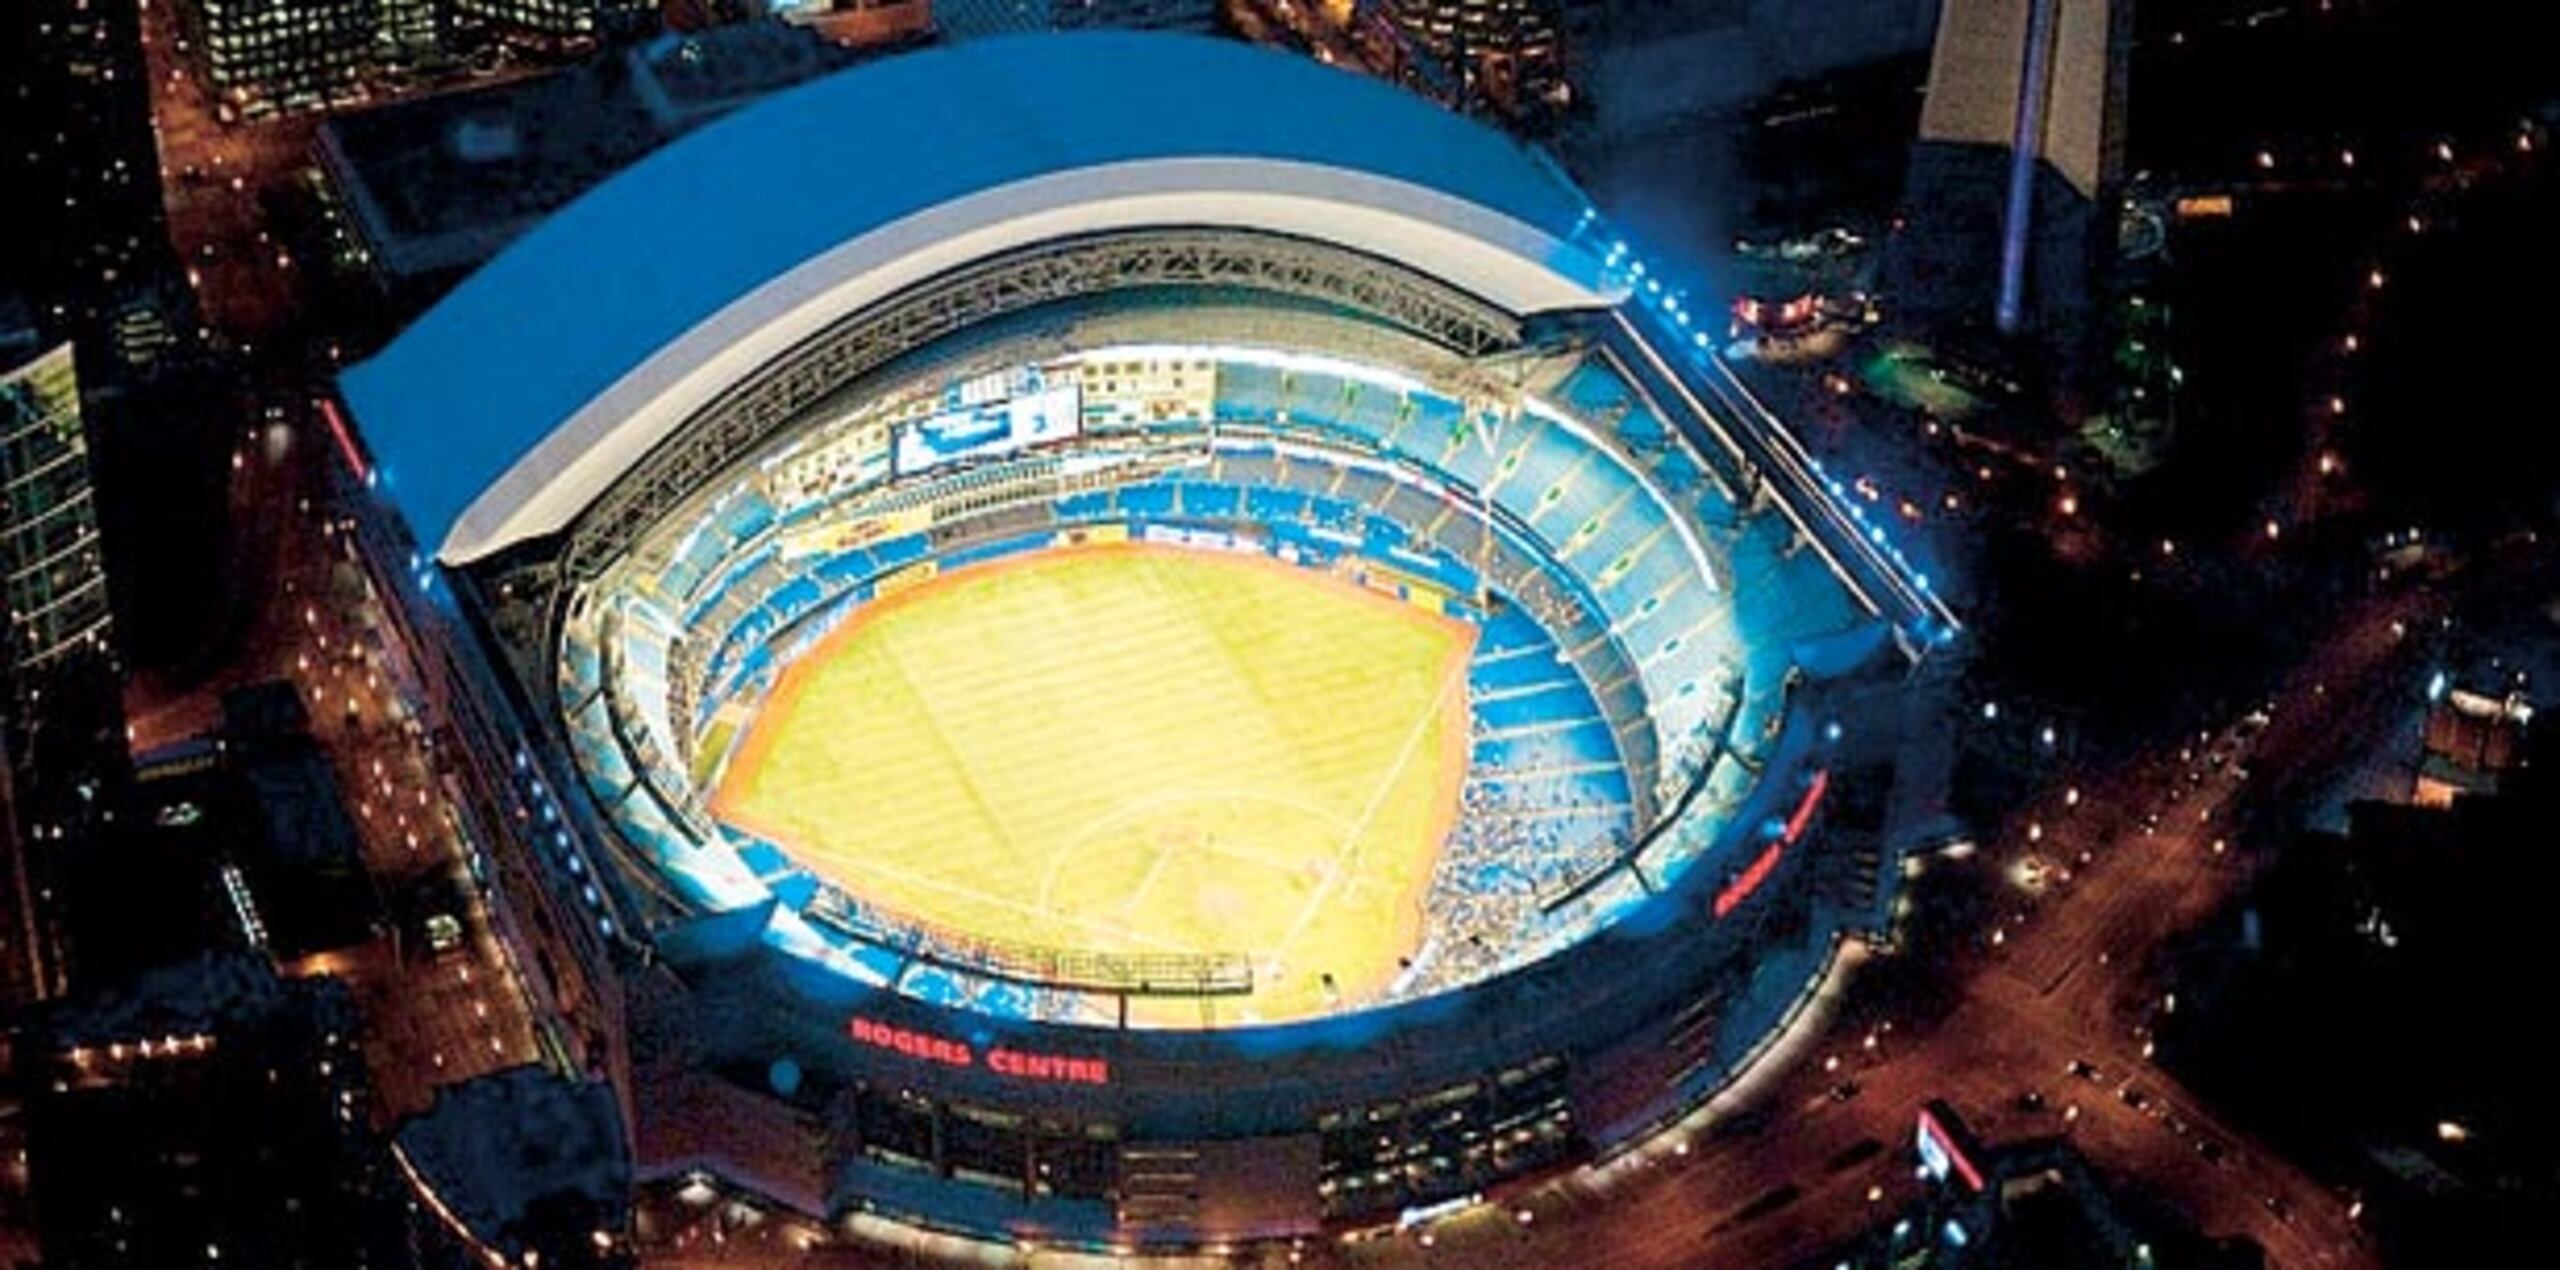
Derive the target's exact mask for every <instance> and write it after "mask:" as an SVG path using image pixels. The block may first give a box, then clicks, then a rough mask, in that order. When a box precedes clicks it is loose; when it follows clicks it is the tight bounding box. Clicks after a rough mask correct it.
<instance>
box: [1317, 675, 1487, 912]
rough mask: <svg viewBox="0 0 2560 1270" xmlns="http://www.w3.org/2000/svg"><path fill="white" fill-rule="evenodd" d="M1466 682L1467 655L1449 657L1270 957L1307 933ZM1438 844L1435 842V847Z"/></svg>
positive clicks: (1462, 693)
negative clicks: (1425, 740)
mask: <svg viewBox="0 0 2560 1270" xmlns="http://www.w3.org/2000/svg"><path fill="white" fill-rule="evenodd" d="M1466 686H1467V659H1466V658H1464V657H1452V658H1450V659H1449V668H1448V669H1447V670H1445V671H1442V672H1441V675H1440V691H1438V692H1436V693H1433V694H1432V696H1431V700H1430V703H1429V704H1428V705H1425V706H1424V707H1423V709H1422V711H1421V712H1420V714H1419V715H1418V716H1417V717H1416V718H1415V719H1414V721H1413V726H1412V727H1410V728H1408V729H1406V730H1405V736H1404V743H1403V744H1402V745H1400V746H1398V747H1397V748H1396V761H1395V763H1394V764H1393V765H1392V766H1390V767H1389V768H1388V769H1387V773H1386V776H1385V777H1384V778H1383V779H1381V780H1380V781H1379V782H1378V787H1377V788H1376V789H1375V790H1373V791H1371V792H1370V795H1369V801H1368V803H1367V804H1366V805H1365V806H1363V807H1362V808H1361V809H1360V814H1359V815H1358V816H1355V817H1353V818H1352V821H1351V827H1350V829H1349V830H1348V831H1347V832H1345V833H1344V834H1343V838H1342V845H1341V846H1340V847H1337V848H1335V849H1334V855H1333V860H1332V862H1331V863H1329V864H1327V865H1326V866H1325V873H1324V877H1323V879H1322V880H1321V881H1319V882H1317V883H1316V889H1315V892H1314V893H1313V894H1311V895H1309V896H1308V897H1307V902H1306V905H1305V906H1304V907H1302V908H1300V909H1299V910H1298V917H1297V920H1296V921H1293V922H1291V923H1289V929H1288V931H1287V932H1286V933H1284V934H1282V935H1281V937H1280V939H1279V942H1278V943H1277V944H1275V945H1274V946H1273V947H1272V949H1271V955H1272V956H1273V957H1283V956H1285V955H1286V953H1287V950H1288V949H1290V948H1292V947H1294V946H1296V944H1297V942H1298V937H1299V936H1301V935H1303V934H1305V933H1306V929H1307V927H1308V926H1309V925H1310V924H1312V923H1313V922H1314V921H1315V919H1316V914H1318V913H1320V912H1322V911H1323V910H1324V906H1325V900H1326V899H1327V897H1329V896H1330V895H1331V894H1332V893H1333V888H1334V885H1335V884H1336V883H1337V882H1338V881H1339V880H1340V879H1341V878H1342V877H1343V876H1344V875H1345V874H1346V873H1348V872H1350V867H1349V866H1350V865H1351V864H1352V862H1353V859H1354V857H1356V856H1357V855H1358V854H1359V851H1360V842H1361V838H1362V836H1363V835H1365V834H1366V833H1368V831H1369V822H1370V821H1372V820H1375V819H1377V817H1378V809H1379V808H1381V807H1383V806H1385V805H1386V801H1387V796H1388V795H1389V794H1390V793H1393V792H1394V791H1395V788H1396V786H1397V785H1398V784H1399V783H1401V782H1402V780H1403V777H1404V769H1405V768H1407V767H1409V766H1411V765H1412V763H1413V756H1414V753H1415V751H1417V750H1419V749H1421V748H1422V739H1423V737H1424V736H1426V735H1427V734H1429V732H1430V731H1431V725H1432V724H1433V723H1435V722H1437V721H1438V720H1439V718H1440V715H1441V712H1442V711H1443V710H1445V709H1447V707H1448V701H1449V695H1450V694H1451V693H1452V692H1455V693H1458V694H1460V699H1461V701H1462V702H1463V700H1464V694H1465V692H1466ZM1438 845H1439V844H1434V847H1435V849H1436V848H1437V847H1438Z"/></svg>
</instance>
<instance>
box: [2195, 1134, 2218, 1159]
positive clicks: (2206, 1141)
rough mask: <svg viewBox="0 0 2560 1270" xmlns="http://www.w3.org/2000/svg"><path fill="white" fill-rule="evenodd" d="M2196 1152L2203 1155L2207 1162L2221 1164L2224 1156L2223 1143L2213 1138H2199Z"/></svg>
mask: <svg viewBox="0 0 2560 1270" xmlns="http://www.w3.org/2000/svg"><path fill="white" fill-rule="evenodd" d="M2196 1154H2198V1155H2201V1156H2203V1157H2204V1161H2205V1163H2207V1164H2220V1163H2222V1156H2223V1149H2222V1144H2221V1143H2220V1142H2217V1141H2215V1140H2214V1139H2212V1138H2197V1139H2196Z"/></svg>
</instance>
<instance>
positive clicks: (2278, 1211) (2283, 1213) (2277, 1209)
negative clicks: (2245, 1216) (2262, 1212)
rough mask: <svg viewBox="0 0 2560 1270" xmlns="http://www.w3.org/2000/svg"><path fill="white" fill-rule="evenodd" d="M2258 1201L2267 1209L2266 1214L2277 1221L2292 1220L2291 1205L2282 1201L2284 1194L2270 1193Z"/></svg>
mask: <svg viewBox="0 0 2560 1270" xmlns="http://www.w3.org/2000/svg"><path fill="white" fill-rule="evenodd" d="M2258 1202H2259V1204H2260V1205H2261V1206H2262V1207H2264V1208H2265V1209H2266V1210H2267V1215H2268V1216H2270V1217H2273V1218H2275V1219H2276V1220H2277V1221H2280V1222H2290V1221H2292V1220H2293V1205H2291V1204H2288V1203H2286V1202H2284V1196H2282V1195H2270V1196H2268V1197H2266V1198H2265V1199H2263V1200H2260V1201H2258Z"/></svg>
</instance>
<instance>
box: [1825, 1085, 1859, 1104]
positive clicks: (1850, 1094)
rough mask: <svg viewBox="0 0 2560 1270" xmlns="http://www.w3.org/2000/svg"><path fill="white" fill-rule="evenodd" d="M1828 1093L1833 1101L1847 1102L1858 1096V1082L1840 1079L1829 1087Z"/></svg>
mask: <svg viewBox="0 0 2560 1270" xmlns="http://www.w3.org/2000/svg"><path fill="white" fill-rule="evenodd" d="M1830 1094H1831V1101H1833V1102H1847V1101H1849V1100H1850V1099H1852V1098H1855V1097H1857V1096H1858V1082H1856V1081H1854V1080H1844V1081H1841V1082H1840V1083H1839V1084H1837V1085H1833V1086H1832V1087H1831V1089H1830Z"/></svg>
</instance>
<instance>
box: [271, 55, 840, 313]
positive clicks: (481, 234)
mask: <svg viewBox="0 0 2560 1270" xmlns="http://www.w3.org/2000/svg"><path fill="white" fill-rule="evenodd" d="M853 58H854V55H853V54H851V53H848V52H847V51H846V50H844V49H841V48H838V47H836V46H835V45H832V44H829V43H827V42H826V41H824V40H821V39H819V38H817V37H816V36H814V35H812V34H810V33H809V32H807V31H804V30H801V29H799V28H796V27H793V26H790V25H788V24H785V23H780V22H746V23H736V24H732V25H727V26H720V27H714V28H711V29H709V30H705V31H699V32H694V33H691V34H686V35H667V36H663V37H661V38H659V39H656V40H652V41H650V42H649V43H647V44H643V45H638V46H635V47H633V48H630V49H627V50H625V51H624V52H623V54H622V55H621V56H620V57H618V58H606V59H603V60H601V61H597V62H592V63H588V64H585V65H581V66H577V67H573V68H569V69H565V70H562V71H559V72H556V73H553V74H549V75H540V76H534V77H531V78H527V79H519V80H515V81H512V82H509V83H506V84H501V85H496V86H493V87H489V88H483V89H478V90H476V91H472V92H467V93H457V94H451V95H446V96H436V97H425V98H419V99H416V100H412V101H404V102H399V103H396V104H393V105H389V106H384V107H382V108H380V109H376V110H366V111H360V112H356V113H353V114H344V115H337V116H333V117H332V118H330V119H329V120H328V121H326V122H325V123H323V124H322V125H321V126H320V135H319V141H318V145H319V147H320V151H321V155H322V158H323V160H324V162H325V163H326V164H327V166H328V168H329V170H330V172H331V174H332V176H333V178H334V179H335V180H336V181H337V183H338V186H339V189H340V191H341V193H342V194H343V195H344V197H345V198H346V199H347V201H348V202H349V203H350V204H351V205H352V208H353V210H354V212H355V214H356V216H357V218H358V220H359V221H360V222H361V223H362V225H363V227H364V230H365V236H366V238H367V240H368V241H369V242H370V244H371V245H372V247H373V250H375V251H376V252H378V253H380V254H381V255H382V257H383V260H382V265H383V267H384V269H385V271H386V272H388V273H390V274H391V275H393V276H395V277H414V276H421V275H428V274H433V273H437V272H439V271H447V270H456V269H464V268H469V267H471V266H474V265H477V264H479V263H481V262H482V261H484V260H486V259H488V258H489V257H490V256H492V255H494V254H496V253H497V252H498V250H499V249H501V248H503V247H504V246H505V245H506V244H507V243H509V242H512V241H513V240H514V239H515V238H516V237H517V236H518V235H520V234H522V233H523V232H524V231H525V230H527V229H529V228H531V227H532V226H533V225H534V224H535V223H536V222H538V221H539V220H540V219H541V218H542V217H543V216H544V215H546V214H548V213H550V212H551V211H553V210H555V209H557V208H559V207H560V206H562V205H563V204H566V203H567V202H569V201H570V200H571V199H574V198H576V197H577V196H578V195H580V194H582V193H585V192H586V191H587V190H588V189H589V188H591V187H592V186H594V185H595V184H596V183H597V182H599V181H602V180H604V179H605V178H606V177H608V176H611V175H613V174H614V173H616V172H619V171H621V170H622V169H624V168H626V167H629V166H630V165H631V164H632V163H633V162H634V161H635V160H637V159H639V158H640V157H641V156H642V155H645V154H647V153H649V152H650V151H651V150H655V149H657V148H658V147H659V146H661V145H664V144H666V143H667V142H668V141H669V140H672V139H673V138H675V137H678V136H681V135H683V134H684V133H685V132H687V131H690V130H691V129H693V128H695V127H698V126H700V125H702V124H704V123H707V122H709V121H711V120H712V119H716V118H718V117H719V116H721V115H722V114H725V113H727V112H728V111H730V110H733V109H735V108H737V107H738V106H741V105H744V104H745V103H747V102H749V101H753V100H755V99H756V98H758V97H761V96H763V95H765V94H767V93H770V92H773V91H775V90H777V89H781V88H785V87H789V86H790V85H793V84H797V83H800V82H802V81H804V80H808V79H813V78H816V77H817V76H820V75H823V74H826V73H827V72H829V71H832V70H836V69H839V68H841V67H843V66H845V65H847V64H848V63H850V62H851V61H852V60H853Z"/></svg>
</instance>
